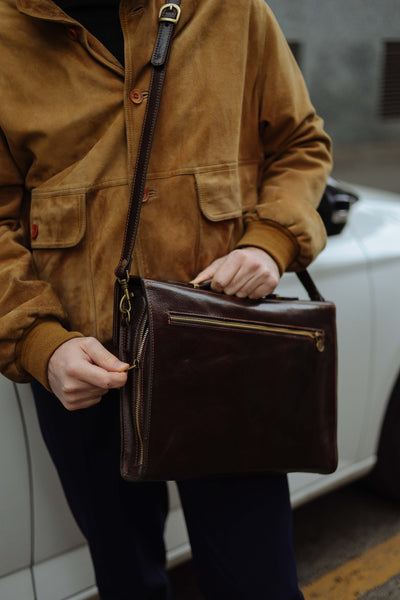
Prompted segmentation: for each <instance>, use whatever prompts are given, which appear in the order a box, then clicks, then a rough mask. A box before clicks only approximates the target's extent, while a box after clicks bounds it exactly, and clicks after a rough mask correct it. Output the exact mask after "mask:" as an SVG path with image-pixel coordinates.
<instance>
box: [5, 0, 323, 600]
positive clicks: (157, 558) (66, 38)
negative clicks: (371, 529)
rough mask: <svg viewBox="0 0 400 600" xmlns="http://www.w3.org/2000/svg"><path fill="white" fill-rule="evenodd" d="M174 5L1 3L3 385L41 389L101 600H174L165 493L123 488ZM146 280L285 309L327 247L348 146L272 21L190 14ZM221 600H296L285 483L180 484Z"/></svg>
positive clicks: (230, 6) (45, 427) (210, 11)
mask: <svg viewBox="0 0 400 600" xmlns="http://www.w3.org/2000/svg"><path fill="white" fill-rule="evenodd" d="M161 5H162V2H160V1H156V0H121V2H119V1H117V0H84V1H78V0H58V1H52V0H36V1H35V2H32V1H31V0H2V2H1V3H0V57H1V58H0V78H1V89H2V103H1V108H0V127H1V136H0V144H1V146H0V155H1V161H0V186H1V187H0V236H1V241H0V333H1V343H0V368H1V371H2V373H4V374H5V375H6V376H7V377H9V378H10V379H12V380H14V381H17V382H32V388H33V391H34V396H35V403H36V408H37V412H38V416H39V420H40V425H41V429H42V432H43V436H44V439H45V441H46V444H47V446H48V448H49V451H50V454H51V456H52V458H53V460H54V463H55V465H56V467H57V469H58V472H59V476H60V479H61V482H62V485H63V487H64V491H65V494H66V497H67V499H68V502H69V504H70V507H71V510H72V512H73V514H74V516H75V518H76V520H77V522H78V524H79V526H80V527H81V529H82V531H83V533H84V535H85V536H86V538H87V540H88V544H89V548H90V552H91V556H92V559H93V564H94V569H95V574H96V581H97V585H98V588H99V593H100V597H101V598H102V600H125V599H128V598H129V599H133V598H135V600H140V599H156V598H157V599H163V600H165V599H167V598H170V594H171V591H170V586H169V583H168V577H167V574H166V571H165V548H164V540H163V529H164V524H165V519H166V515H167V512H168V498H167V492H166V485H165V483H164V482H159V483H140V484H133V483H127V482H125V481H123V480H122V478H121V477H120V475H119V417H118V410H119V409H118V389H119V388H120V387H122V386H123V385H124V383H125V381H126V377H127V375H126V372H125V369H126V367H127V365H125V364H124V363H121V361H120V360H119V359H118V358H117V357H116V356H115V355H114V353H113V351H112V345H111V338H112V306H113V286H114V268H115V266H116V265H117V263H118V259H119V252H120V248H121V245H122V238H123V231H124V224H125V220H126V213H127V206H128V201H129V186H130V181H131V177H132V173H133V170H134V165H135V157H136V154H137V148H138V144H139V140H140V132H141V126H142V122H143V118H144V114H145V107H146V102H147V91H148V89H149V79H150V72H151V68H150V57H151V54H152V50H153V45H154V42H155V37H156V33H157V27H158V13H159V10H160V8H161ZM174 38H175V39H174V42H173V46H172V51H171V57H170V62H169V65H168V71H167V76H166V82H165V87H164V91H163V97H162V102H161V107H160V112H159V117H158V122H157V126H156V133H155V138H154V143H153V150H152V155H151V158H150V165H149V171H148V175H147V180H146V190H145V193H144V198H143V208H142V214H141V221H140V226H139V234H138V240H137V243H136V247H135V252H134V261H133V266H132V272H133V273H138V274H141V275H143V276H146V277H152V278H157V279H169V280H177V281H186V282H187V281H195V282H198V281H202V280H205V279H211V280H212V287H213V289H215V290H217V291H220V292H224V293H225V294H230V295H236V296H239V297H250V298H259V297H261V296H263V295H266V294H269V293H270V292H272V291H273V290H274V288H275V287H276V285H277V284H278V281H279V278H280V276H281V275H282V273H284V271H285V270H287V269H289V270H299V269H302V268H303V267H305V266H307V265H308V264H309V263H310V262H311V261H312V260H313V259H314V258H315V257H316V256H317V254H318V253H319V252H320V250H321V249H322V248H323V247H324V244H325V239H326V238H325V230H324V226H323V224H322V222H321V220H320V218H319V215H318V213H317V211H316V210H315V209H316V207H317V205H318V202H319V200H320V198H321V196H322V193H323V189H324V186H325V182H326V179H327V177H328V174H329V171H330V166H331V159H330V140H329V138H328V136H327V135H326V133H325V132H324V130H323V124H322V121H321V119H320V118H319V117H318V116H317V115H316V113H315V110H314V108H313V106H312V104H311V102H310V99H309V96H308V93H307V90H306V87H305V84H304V82H303V79H302V77H301V75H300V72H299V69H298V67H297V65H296V62H295V60H294V58H293V56H292V55H291V52H290V50H289V48H288V45H287V43H286V41H285V39H284V36H283V34H282V32H281V30H280V28H279V26H278V24H277V23H276V20H275V18H274V16H273V14H272V12H271V10H270V9H269V7H268V6H267V5H266V4H265V3H264V1H263V0H218V2H215V0H202V2H198V1H197V0H183V2H182V12H181V17H180V20H179V22H178V24H177V26H176V31H175V34H174ZM178 488H179V493H180V497H181V502H182V506H183V510H184V514H185V518H186V522H187V527H188V532H189V537H190V542H191V546H192V552H193V557H194V562H195V567H196V570H197V576H198V581H199V587H200V590H201V591H202V593H203V595H204V597H205V598H207V599H218V600H221V599H229V600H235V599H242V600H243V599H246V600H247V599H248V598H254V599H257V600H258V599H260V600H261V599H268V600H298V599H300V598H302V595H301V592H300V591H299V588H298V583H297V575H296V566H295V560H294V556H293V548H292V542H291V515H290V503H289V494H288V487H287V480H286V476H285V475H284V474H282V475H281V474H276V475H262V476H259V475H258V476H251V475H249V476H248V477H243V478H225V479H211V480H206V479H205V480H199V481H185V482H178Z"/></svg>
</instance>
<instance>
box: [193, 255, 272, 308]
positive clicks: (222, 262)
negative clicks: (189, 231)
mask: <svg viewBox="0 0 400 600" xmlns="http://www.w3.org/2000/svg"><path fill="white" fill-rule="evenodd" d="M207 279H211V289H213V290H215V291H216V292H223V293H224V294H228V295H229V296H237V297H238V298H252V299H254V300H255V299H258V298H262V296H268V294H271V293H272V292H273V291H274V289H275V288H276V286H277V285H278V283H279V279H280V275H279V269H278V265H277V264H276V262H275V261H274V259H273V258H272V257H271V256H270V255H269V254H267V252H265V251H264V250H261V249H260V248H254V247H253V246H248V247H245V248H240V249H238V250H233V251H232V252H230V253H229V254H227V255H226V256H222V257H221V258H217V259H216V260H214V262H212V263H211V265H209V266H208V267H207V268H206V269H204V270H203V271H201V273H199V274H198V275H197V277H196V278H195V279H193V281H192V282H191V283H201V282H202V281H206V280H207Z"/></svg>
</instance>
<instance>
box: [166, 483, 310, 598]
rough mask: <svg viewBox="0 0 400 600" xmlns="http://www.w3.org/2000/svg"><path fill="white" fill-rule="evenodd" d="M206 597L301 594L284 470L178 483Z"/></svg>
mask: <svg viewBox="0 0 400 600" xmlns="http://www.w3.org/2000/svg"><path fill="white" fill-rule="evenodd" d="M178 488H179V493H180V496H181V501H182V505H183V508H184V512H185V517H186V522H187V526H188V532H189V536H190V541H191V546H192V552H193V559H194V563H195V568H196V572H197V576H198V581H199V586H200V589H201V591H202V593H203V594H204V596H205V598H206V599H207V600H225V599H226V600H249V599H250V598H251V599H252V600H253V599H254V600H301V599H302V598H303V596H302V594H301V592H300V591H299V589H298V583H297V573H296V566H295V560H294V555H293V549H292V530H291V508H290V502H289V492H288V487H287V478H286V476H285V475H268V476H261V477H259V476H257V477H248V478H227V479H215V480H202V481H193V482H192V481H186V482H180V483H178Z"/></svg>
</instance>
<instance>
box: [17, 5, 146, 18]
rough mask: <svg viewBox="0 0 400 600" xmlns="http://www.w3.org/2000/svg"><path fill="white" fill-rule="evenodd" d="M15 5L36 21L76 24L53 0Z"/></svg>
mask: <svg viewBox="0 0 400 600" xmlns="http://www.w3.org/2000/svg"><path fill="white" fill-rule="evenodd" d="M148 2H149V0H131V4H132V5H143V4H147V3H148ZM15 4H16V7H17V9H18V10H19V12H21V13H23V14H25V15H29V16H31V17H35V18H36V19H45V20H46V21H57V22H58V23H71V22H74V19H73V18H72V17H70V16H69V15H67V14H66V13H65V12H64V11H63V10H62V9H61V8H60V7H59V6H57V4H55V3H54V2H53V1H52V0H15Z"/></svg>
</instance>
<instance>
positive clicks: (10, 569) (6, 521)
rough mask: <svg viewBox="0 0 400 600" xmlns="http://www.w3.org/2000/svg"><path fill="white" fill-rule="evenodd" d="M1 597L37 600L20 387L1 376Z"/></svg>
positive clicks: (27, 462)
mask: <svg viewBox="0 0 400 600" xmlns="http://www.w3.org/2000/svg"><path fill="white" fill-rule="evenodd" d="M0 412H1V419H0V598H1V599H2V600H16V599H17V598H18V599H21V600H22V599H23V600H34V598H35V595H34V587H33V582H32V576H31V570H30V564H31V550H32V531H31V481H30V471H29V458H28V451H27V446H26V438H25V426H24V421H23V416H22V412H21V406H20V403H19V401H18V397H17V394H16V388H15V386H14V385H13V384H12V383H11V381H8V380H7V379H5V378H4V377H2V376H0Z"/></svg>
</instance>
